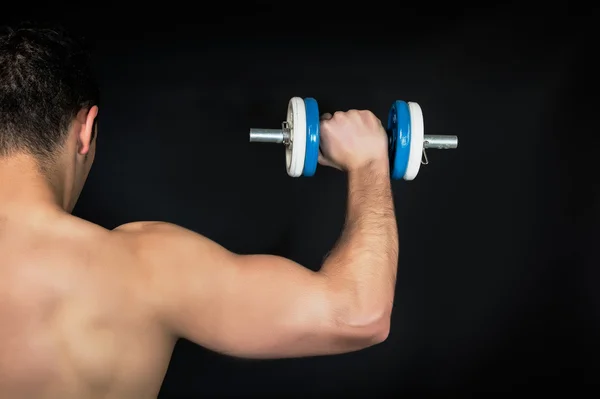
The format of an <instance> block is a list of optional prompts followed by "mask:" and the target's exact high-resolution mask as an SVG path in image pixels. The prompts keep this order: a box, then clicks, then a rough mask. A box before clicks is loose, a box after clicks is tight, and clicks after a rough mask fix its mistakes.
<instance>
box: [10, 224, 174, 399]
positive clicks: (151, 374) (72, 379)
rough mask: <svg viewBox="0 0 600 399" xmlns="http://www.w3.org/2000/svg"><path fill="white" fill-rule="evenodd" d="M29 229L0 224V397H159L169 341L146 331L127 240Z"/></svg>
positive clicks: (85, 229)
mask: <svg viewBox="0 0 600 399" xmlns="http://www.w3.org/2000/svg"><path fill="white" fill-rule="evenodd" d="M27 219H28V218H25V220H24V219H23V218H19V217H16V216H7V215H2V214H0V254H1V257H0V392H1V393H2V396H3V397H7V398H96V397H102V398H112V397H114V398H117V397H118V398H136V399H137V398H148V397H156V396H157V394H158V391H159V389H160V386H161V383H162V380H163V377H164V374H165V372H166V369H167V367H168V362H169V359H170V356H171V353H172V349H173V345H174V339H173V338H172V337H169V336H168V335H167V334H166V333H165V331H163V330H162V329H161V328H160V327H159V326H158V325H157V324H158V323H156V324H152V323H151V320H152V317H151V316H150V312H151V310H150V308H149V307H148V306H147V304H146V300H147V296H145V295H144V292H143V285H142V284H139V283H138V284H134V283H133V282H134V281H139V278H140V276H139V275H138V274H139V273H140V269H139V268H138V267H137V265H136V260H135V256H134V255H132V251H131V248H130V246H129V245H127V243H126V242H125V241H124V238H123V236H122V235H119V234H118V233H115V232H111V231H108V230H105V229H102V228H100V227H98V226H96V225H93V224H91V223H87V222H85V221H83V220H80V219H77V218H75V217H72V216H70V215H67V214H61V215H55V216H52V217H48V218H47V219H43V218H42V219H41V220H40V219H37V220H36V221H35V223H33V222H28V221H27ZM32 219H33V218H32Z"/></svg>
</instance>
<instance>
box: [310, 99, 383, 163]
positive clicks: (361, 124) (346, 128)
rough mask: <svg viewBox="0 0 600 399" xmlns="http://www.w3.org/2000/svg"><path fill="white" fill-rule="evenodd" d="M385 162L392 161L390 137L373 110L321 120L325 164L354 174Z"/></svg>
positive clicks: (322, 150) (320, 161) (320, 155)
mask: <svg viewBox="0 0 600 399" xmlns="http://www.w3.org/2000/svg"><path fill="white" fill-rule="evenodd" d="M381 162H384V163H386V164H387V162H388V138H387V134H386V132H385V130H384V128H383V126H382V124H381V121H380V120H379V119H378V118H377V117H376V116H375V115H373V113H372V112H371V111H357V110H350V111H347V112H341V111H340V112H336V113H335V114H334V115H333V116H332V115H331V114H324V115H323V116H322V117H321V146H320V150H319V163H320V164H321V165H325V166H330V167H333V168H336V169H339V170H345V171H348V172H351V171H353V170H357V169H360V168H362V167H364V166H366V165H369V164H372V163H377V164H379V163H381Z"/></svg>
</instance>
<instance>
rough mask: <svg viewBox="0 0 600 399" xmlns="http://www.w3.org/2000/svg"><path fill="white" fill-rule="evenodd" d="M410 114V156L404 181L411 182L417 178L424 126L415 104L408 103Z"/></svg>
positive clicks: (420, 113) (421, 156)
mask: <svg viewBox="0 0 600 399" xmlns="http://www.w3.org/2000/svg"><path fill="white" fill-rule="evenodd" d="M408 111H409V113H410V154H409V156H408V164H407V165H406V172H404V180H413V179H414V178H415V177H417V174H418V173H419V169H420V168H421V160H422V159H423V140H424V139H425V124H424V121H423V112H422V110H421V107H420V106H419V104H417V103H413V102H408Z"/></svg>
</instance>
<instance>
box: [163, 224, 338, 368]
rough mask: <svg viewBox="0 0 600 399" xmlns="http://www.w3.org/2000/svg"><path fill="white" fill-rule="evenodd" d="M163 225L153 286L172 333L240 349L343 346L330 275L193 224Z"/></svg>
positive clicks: (270, 353)
mask: <svg viewBox="0 0 600 399" xmlns="http://www.w3.org/2000/svg"><path fill="white" fill-rule="evenodd" d="M161 228H163V229H164V230H165V231H163V232H162V233H161V234H160V235H159V236H160V237H161V238H160V242H161V248H162V249H160V250H157V249H156V248H154V249H153V250H152V251H153V252H156V251H160V253H159V254H156V253H155V254H154V255H153V259H154V260H153V264H154V266H153V268H155V269H156V270H155V271H154V272H153V274H154V275H155V277H156V278H155V279H154V282H155V283H154V284H155V286H156V289H155V290H154V291H155V293H156V294H157V295H159V301H157V306H158V308H159V309H160V317H161V319H163V320H165V322H166V324H167V325H168V326H169V328H170V329H171V330H172V332H173V334H176V335H177V336H179V337H183V338H186V339H188V340H190V341H192V342H195V343H197V344H199V345H202V346H205V347H207V348H209V349H211V350H214V351H217V352H221V353H225V354H229V355H232V356H241V357H254V358H270V357H289V356H307V355H319V354H327V353H332V352H336V350H335V343H336V342H337V340H336V338H337V337H335V333H334V332H333V331H334V330H335V317H333V315H334V314H335V312H334V309H333V306H332V303H333V300H332V296H331V295H332V294H331V291H330V290H329V289H328V284H327V280H326V277H325V276H323V275H321V274H319V273H315V272H313V271H311V270H309V269H307V268H305V267H302V266H301V265H298V264H297V263H295V262H293V261H291V260H288V259H285V258H282V257H278V256H271V255H237V254H233V253H231V252H229V251H227V250H226V249H225V248H223V247H221V246H220V245H218V244H216V243H214V242H212V241H210V240H208V239H206V238H204V237H202V236H200V235H197V234H195V233H192V232H190V231H187V230H184V229H181V228H175V227H161ZM157 244H158V242H157ZM344 349H347V348H344Z"/></svg>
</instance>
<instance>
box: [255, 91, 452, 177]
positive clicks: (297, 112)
mask: <svg viewBox="0 0 600 399" xmlns="http://www.w3.org/2000/svg"><path fill="white" fill-rule="evenodd" d="M319 127H320V114H319V106H318V104H317V101H316V100H315V99H314V98H310V97H309V98H301V97H292V98H291V99H290V101H289V102H288V109H287V117H286V120H285V121H284V122H282V124H281V129H255V128H253V129H250V142H259V143H277V144H284V145H285V164H286V169H287V173H288V175H289V176H291V177H300V176H307V177H309V176H313V175H314V174H315V172H316V170H317V163H318V158H319V141H320V132H319ZM386 132H387V135H388V153H389V160H390V171H391V176H392V179H404V180H413V179H414V178H415V177H416V176H417V174H418V173H419V169H420V167H421V164H428V163H429V162H428V160H427V154H426V152H425V149H429V148H432V149H453V148H457V147H458V137H457V136H449V135H425V129H424V123H423V113H422V111H421V107H420V106H419V104H417V103H415V102H404V101H400V100H397V101H394V103H393V104H392V106H391V108H390V110H389V112H388V118H387V129H386Z"/></svg>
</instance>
